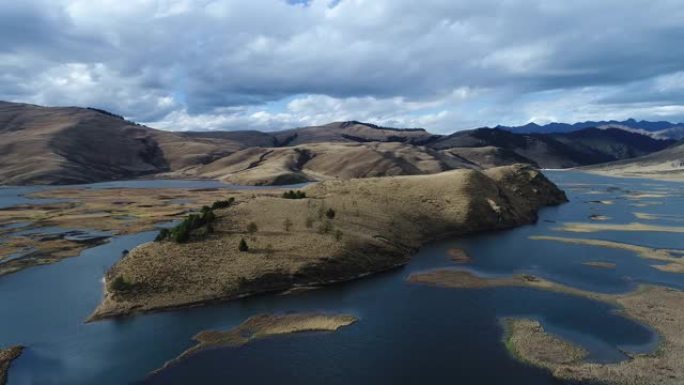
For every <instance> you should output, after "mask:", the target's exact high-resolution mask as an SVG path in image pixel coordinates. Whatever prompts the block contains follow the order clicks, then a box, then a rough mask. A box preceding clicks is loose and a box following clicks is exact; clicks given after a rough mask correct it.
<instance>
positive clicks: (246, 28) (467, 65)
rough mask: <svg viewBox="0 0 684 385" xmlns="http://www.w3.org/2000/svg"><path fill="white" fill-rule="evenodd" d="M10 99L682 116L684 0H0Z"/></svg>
mask: <svg viewBox="0 0 684 385" xmlns="http://www.w3.org/2000/svg"><path fill="white" fill-rule="evenodd" d="M0 100H7V101H15V102H26V103H34V104H40V105H48V106H67V105H76V106H84V107H85V106H90V107H97V108H104V109H107V110H109V111H112V112H114V113H117V114H120V115H123V116H125V117H127V118H129V119H131V120H134V121H137V122H141V123H145V124H147V125H149V126H152V127H156V128H162V129H168V130H237V129H258V130H263V131H272V130H278V129H283V128H290V127H298V126H306V125H316V124H324V123H328V122H332V121H343V120H360V121H365V122H371V123H375V124H380V125H385V126H393V127H422V128H426V129H428V130H430V131H432V132H435V133H449V132H453V131H457V130H460V129H467V128H474V127H480V126H495V125H498V124H502V125H520V124H525V123H528V122H537V123H548V122H551V121H560V122H577V121H586V120H608V119H617V120H622V119H627V118H636V119H647V120H669V121H677V122H682V121H684V3H682V1H681V0H600V1H599V0H572V1H562V0H477V1H475V0H469V1H465V0H421V1H415V0H310V1H306V0H297V1H293V0H289V1H286V0H213V1H212V0H126V1H122V0H21V1H0Z"/></svg>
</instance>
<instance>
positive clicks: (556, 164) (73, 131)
mask: <svg viewBox="0 0 684 385" xmlns="http://www.w3.org/2000/svg"><path fill="white" fill-rule="evenodd" d="M670 143H671V142H669V141H664V140H657V139H653V138H651V137H649V136H645V135H641V134H638V133H632V132H627V131H624V130H620V129H608V130H599V129H586V130H582V131H577V132H572V133H567V134H548V135H547V134H515V133H511V132H508V131H503V130H498V129H478V130H471V131H462V132H457V133H455V134H452V135H448V136H439V135H432V134H430V133H428V132H427V131H425V130H423V129H396V128H387V127H379V126H376V125H373V124H367V123H361V122H356V121H349V122H336V123H330V124H326V125H322V126H312V127H301V128H295V129H291V130H285V131H279V132H272V133H268V132H258V131H224V132H167V131H159V130H155V129H152V128H149V127H146V126H142V125H139V124H136V123H133V122H130V121H127V120H125V119H124V118H122V117H121V116H118V115H114V114H111V113H109V112H106V111H102V110H97V109H91V108H77V107H40V106H35V105H29V104H18V103H7V102H0V185H1V184H4V185H12V184H69V183H89V182H96V181H106V180H116V179H131V178H136V177H141V176H155V177H167V178H177V177H184V178H187V177H193V178H215V179H221V180H224V181H227V182H232V183H240V184H289V183H297V182H303V181H312V180H325V179H334V178H356V177H371V176H383V175H415V174H430V173H435V172H440V171H445V170H451V169H455V168H474V169H481V168H487V167H493V166H502V165H509V164H513V163H527V164H530V165H533V166H537V167H543V168H566V167H575V166H581V165H587V164H596V163H602V162H609V161H614V160H617V159H625V158H630V157H635V156H640V155H644V154H648V153H651V152H654V151H658V150H661V149H663V148H665V147H666V146H668V145H669V144H670Z"/></svg>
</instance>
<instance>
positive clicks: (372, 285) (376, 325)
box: [0, 172, 684, 385]
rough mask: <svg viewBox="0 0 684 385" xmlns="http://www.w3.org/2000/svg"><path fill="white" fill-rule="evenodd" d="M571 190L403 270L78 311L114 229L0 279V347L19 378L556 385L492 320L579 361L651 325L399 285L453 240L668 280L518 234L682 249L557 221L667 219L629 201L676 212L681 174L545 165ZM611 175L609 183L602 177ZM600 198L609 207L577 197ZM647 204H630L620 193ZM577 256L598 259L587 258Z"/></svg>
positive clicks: (624, 259)
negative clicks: (336, 326) (288, 330)
mask: <svg viewBox="0 0 684 385" xmlns="http://www.w3.org/2000/svg"><path fill="white" fill-rule="evenodd" d="M548 175H549V176H550V177H551V178H552V179H553V180H555V181H556V182H558V183H559V184H560V185H561V187H563V188H565V189H566V191H567V193H568V195H569V197H570V199H571V202H570V203H568V204H565V205H562V206H559V207H553V208H548V209H544V210H542V211H541V213H540V220H539V222H538V223H537V224H535V225H530V226H524V227H520V228H517V229H513V230H510V231H502V232H495V233H486V234H481V235H477V236H473V237H467V238H462V239H454V240H447V241H443V242H438V243H434V244H431V245H428V246H426V247H424V248H423V249H422V250H421V251H420V252H419V253H418V254H417V255H416V256H415V257H414V258H413V260H412V261H411V262H410V263H409V264H408V265H407V266H406V267H405V268H403V269H399V270H395V271H392V272H389V273H384V274H381V275H377V276H374V277H369V278H367V279H363V280H359V281H355V282H349V283H345V284H341V285H337V286H331V287H327V288H324V289H320V290H315V291H308V292H303V293H299V294H295V295H286V296H278V295H268V296H258V297H254V298H248V299H244V300H240V301H234V302H229V303H224V304H217V305H212V306H206V307H201V308H192V309H186V310H180V311H173V312H164V313H157V314H148V315H142V316H137V317H134V318H130V319H126V320H117V321H102V322H96V323H91V324H84V323H83V322H82V321H83V320H84V319H85V318H86V317H87V316H88V314H89V313H90V312H91V311H92V310H93V309H94V308H95V306H96V305H97V303H98V302H99V300H100V297H101V285H102V284H101V277H102V274H103V273H104V272H105V271H106V270H107V268H108V267H109V266H110V265H111V264H112V263H114V262H115V261H116V260H117V259H118V258H119V256H120V254H121V251H122V250H124V249H131V248H133V247H134V246H136V245H138V244H140V243H142V242H145V241H149V240H151V239H152V238H153V237H154V233H153V232H147V233H141V234H135V235H128V236H121V237H114V238H113V239H112V240H111V242H109V243H107V244H104V245H101V246H98V247H95V248H92V249H89V250H86V251H85V252H84V253H83V254H82V255H81V256H80V257H78V258H72V259H68V260H65V261H63V262H60V263H57V264H53V265H46V266H40V267H35V268H31V269H27V270H24V271H22V272H19V273H16V274H12V275H8V276H5V277H2V278H0V309H2V317H0V346H7V345H11V344H22V345H26V346H28V349H27V350H26V351H25V353H24V354H23V355H22V356H21V357H20V358H19V359H18V360H16V361H15V363H14V365H13V366H12V369H11V372H10V378H9V384H10V385H20V384H41V385H42V384H126V383H135V382H140V381H142V382H144V383H149V384H224V383H231V384H261V383H264V384H265V383H281V384H295V383H296V384H352V383H356V384H418V383H421V384H423V383H430V384H442V383H444V384H447V383H449V384H497V385H498V384H503V383H505V384H521V385H537V384H549V385H550V384H558V381H556V380H554V379H553V378H552V377H551V376H550V374H548V373H547V372H545V371H543V370H540V369H536V368H532V367H530V366H527V365H524V364H521V363H519V362H517V361H516V360H514V359H512V358H511V357H510V356H509V355H508V352H507V351H506V350H505V348H504V346H503V344H502V343H501V337H502V328H501V323H500V319H501V318H502V317H506V316H524V317H532V318H536V319H538V320H540V321H541V322H542V323H543V325H544V327H545V328H546V329H547V330H549V331H550V332H552V333H555V334H557V335H560V336H562V337H565V338H568V339H570V340H572V341H574V342H576V343H579V344H581V345H583V346H585V347H586V348H587V349H588V350H589V351H590V352H591V359H593V360H595V361H598V362H612V361H616V360H620V359H623V358H624V356H623V355H622V353H621V352H620V349H621V348H622V349H627V350H628V351H649V350H650V349H653V347H654V342H656V341H657V336H655V335H654V334H653V333H652V331H651V330H649V329H648V328H647V327H645V326H643V325H640V324H638V323H636V322H634V321H632V320H628V319H625V318H623V317H620V316H619V315H617V314H616V313H615V312H614V309H613V308H612V307H611V306H609V305H606V304H603V303H598V302H594V301H591V300H588V299H585V298H579V297H573V296H569V295H563V294H556V293H549V292H544V291H537V290H532V289H527V288H491V289H483V290H454V289H446V288H437V287H427V286H419V285H412V284H408V283H406V281H405V278H406V277H407V276H408V275H409V274H410V273H412V272H417V271H422V270H426V269H432V268H437V267H454V266H459V267H458V268H463V267H462V266H461V265H455V264H453V263H452V262H450V261H449V259H448V257H447V255H448V254H447V251H448V249H449V248H451V247H461V248H464V249H466V250H467V252H468V253H469V254H470V255H471V257H473V263H472V264H469V265H467V268H468V269H472V270H474V271H476V272H477V273H478V274H493V275H510V274H514V273H519V272H529V273H533V274H535V275H539V276H542V277H545V278H549V279H553V280H556V281H559V282H562V283H564V284H567V285H572V286H575V287H580V288H584V289H589V290H596V291H601V292H624V291H628V290H630V289H632V288H633V287H634V286H635V285H636V284H637V283H640V282H653V283H659V284H663V285H668V286H672V287H678V288H684V277H683V276H682V275H679V274H671V273H664V272H660V271H658V270H656V269H653V268H652V267H651V266H650V265H651V264H652V263H653V262H652V261H648V260H644V259H641V258H639V257H638V256H636V255H634V254H633V253H630V252H628V251H623V250H613V249H606V248H600V247H592V246H583V245H570V244H563V243H557V242H551V241H533V240H530V239H529V238H528V237H529V236H531V235H554V236H566V237H577V238H596V239H610V240H615V241H620V242H628V243H638V244H643V245H647V246H653V247H667V248H684V241H683V240H682V238H683V237H682V236H681V234H676V233H655V232H649V233H634V232H617V231H602V232H598V233H569V232H562V231H559V230H557V228H558V227H560V226H561V225H562V223H564V222H589V221H590V220H589V219H588V217H589V216H590V215H592V214H600V215H607V216H609V217H611V218H612V219H611V220H609V221H607V222H601V223H630V222H642V223H651V224H661V225H664V224H668V225H674V226H677V224H676V219H677V217H669V218H668V219H667V220H665V219H662V220H661V219H658V220H653V221H646V220H638V219H636V218H635V217H634V215H633V213H634V212H647V213H652V214H663V213H667V214H669V215H675V216H678V215H682V216H684V199H683V198H682V196H681V194H682V185H681V184H676V183H665V182H662V183H661V182H653V181H642V180H634V179H612V178H605V177H598V176H591V175H585V174H579V173H571V172H550V173H549V174H548ZM616 188H617V189H616ZM634 191H639V192H653V191H660V192H663V191H667V193H668V194H669V196H668V197H665V198H648V199H641V200H631V199H627V198H626V196H627V195H628V194H629V192H634ZM606 199H611V200H614V204H613V205H602V204H596V203H590V202H589V201H592V200H606ZM641 201H649V202H658V203H659V204H657V205H652V206H647V207H634V206H632V204H634V203H635V202H641ZM585 261H607V262H613V263H616V264H617V267H616V269H614V270H609V269H596V268H592V267H588V266H585V265H582V262H585ZM299 311H324V312H334V313H351V314H355V315H357V316H358V317H359V321H358V322H357V323H355V324H353V325H351V326H349V327H346V328H343V329H341V330H340V331H338V332H336V333H305V334H298V335H292V336H281V337H276V338H268V339H264V340H260V341H256V342H253V343H250V344H248V345H245V346H243V347H240V348H219V349H213V350H209V351H205V352H201V353H199V354H197V355H195V356H193V357H192V358H190V359H188V360H186V361H184V362H182V363H180V364H179V365H177V366H174V367H173V368H171V369H170V370H167V371H165V372H162V373H160V374H158V375H155V376H153V377H146V375H147V373H148V372H149V371H151V370H153V369H155V368H158V367H159V366H161V365H162V364H163V363H164V362H165V361H166V360H168V359H171V358H173V357H175V356H176V355H177V354H179V353H180V352H182V351H183V350H185V349H186V348H188V347H190V346H191V345H192V344H193V343H192V341H191V337H192V335H194V334H195V333H197V332H198V331H200V330H204V329H226V328H230V327H233V326H235V325H237V324H239V323H240V322H242V321H244V319H246V318H247V317H249V316H251V315H254V314H257V313H262V312H299Z"/></svg>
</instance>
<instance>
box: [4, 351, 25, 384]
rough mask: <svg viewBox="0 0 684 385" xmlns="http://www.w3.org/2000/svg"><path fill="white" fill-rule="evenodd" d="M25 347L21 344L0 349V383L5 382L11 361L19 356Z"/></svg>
mask: <svg viewBox="0 0 684 385" xmlns="http://www.w3.org/2000/svg"><path fill="white" fill-rule="evenodd" d="M24 349H25V347H24V346H21V345H15V346H10V347H9V348H5V349H0V385H5V384H6V383H7V376H8V371H9V369H10V366H11V365H12V361H14V360H16V359H17V358H19V356H21V354H22V352H23V351H24Z"/></svg>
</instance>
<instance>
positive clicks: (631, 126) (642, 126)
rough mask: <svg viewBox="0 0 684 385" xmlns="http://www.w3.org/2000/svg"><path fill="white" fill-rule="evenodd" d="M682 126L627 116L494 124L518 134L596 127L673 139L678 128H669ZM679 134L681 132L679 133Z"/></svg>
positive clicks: (558, 131)
mask: <svg viewBox="0 0 684 385" xmlns="http://www.w3.org/2000/svg"><path fill="white" fill-rule="evenodd" d="M681 126H684V123H671V122H667V121H657V122H652V121H647V120H639V121H637V120H636V119H634V118H629V119H627V120H623V121H617V120H602V121H591V120H587V121H585V122H577V123H555V122H554V123H548V124H544V125H539V124H537V123H534V122H531V123H527V124H524V125H522V126H501V125H499V126H496V128H499V129H502V130H507V131H510V132H515V133H519V134H533V133H537V134H551V133H561V132H573V131H579V130H583V129H586V128H591V127H596V128H616V129H621V130H625V131H629V132H632V133H639V134H642V135H647V136H651V137H653V138H658V139H674V138H676V137H675V136H674V135H677V134H678V133H679V130H671V129H673V128H677V127H681ZM679 135H681V134H679Z"/></svg>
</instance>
